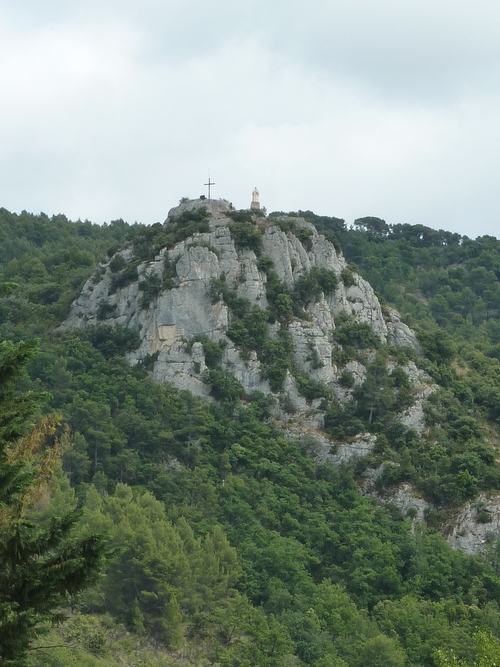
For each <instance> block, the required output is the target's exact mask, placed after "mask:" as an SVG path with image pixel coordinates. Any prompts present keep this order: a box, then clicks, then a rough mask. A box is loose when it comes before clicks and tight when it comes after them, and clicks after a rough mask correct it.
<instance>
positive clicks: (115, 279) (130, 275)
mask: <svg viewBox="0 0 500 667" xmlns="http://www.w3.org/2000/svg"><path fill="white" fill-rule="evenodd" d="M138 266H139V262H131V263H130V264H127V266H126V267H125V268H124V269H123V270H122V271H120V273H115V274H113V275H112V276H111V284H110V288H109V294H114V293H115V292H116V290H118V289H123V288H124V287H127V285H130V284H131V283H133V282H135V281H136V280H137V279H138V277H139V274H138V271H137V267H138Z"/></svg>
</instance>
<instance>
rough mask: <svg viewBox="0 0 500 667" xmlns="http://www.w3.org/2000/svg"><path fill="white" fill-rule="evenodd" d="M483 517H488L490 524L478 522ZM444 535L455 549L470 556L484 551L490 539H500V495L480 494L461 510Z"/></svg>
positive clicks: (446, 528)
mask: <svg viewBox="0 0 500 667" xmlns="http://www.w3.org/2000/svg"><path fill="white" fill-rule="evenodd" d="M481 517H485V518H486V517H487V518H488V522H487V523H483V522H481V521H480V520H478V519H481ZM444 533H445V535H446V539H447V540H448V543H449V544H450V546H451V547H453V549H460V551H465V552H466V553H468V554H475V553H479V552H481V551H483V550H484V548H485V546H486V544H487V542H488V540H489V539H490V538H494V539H498V538H499V537H500V495H499V494H497V495H487V494H485V493H481V494H479V496H478V497H477V498H476V499H475V500H472V501H471V502H468V503H466V504H465V505H464V506H463V507H462V508H461V509H460V511H459V513H458V514H457V515H456V516H455V517H454V518H453V519H452V520H451V521H450V523H449V524H448V525H447V526H446V527H445V530H444Z"/></svg>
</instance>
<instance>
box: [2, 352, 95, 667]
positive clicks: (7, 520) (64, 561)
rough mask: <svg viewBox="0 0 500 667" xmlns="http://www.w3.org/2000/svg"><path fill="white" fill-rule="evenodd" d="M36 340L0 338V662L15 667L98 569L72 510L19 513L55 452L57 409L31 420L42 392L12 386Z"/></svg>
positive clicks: (35, 490)
mask: <svg viewBox="0 0 500 667" xmlns="http://www.w3.org/2000/svg"><path fill="white" fill-rule="evenodd" d="M36 349H37V344H36V342H33V341H30V342H20V343H17V344H14V343H12V342H6V341H4V342H1V343H0V663H1V664H2V665H5V666H6V667H7V666H13V665H15V666H16V667H22V666H23V665H24V664H25V663H26V655H27V652H28V649H29V646H30V642H31V640H32V639H33V638H34V637H35V636H37V635H39V634H40V633H41V632H42V631H43V627H44V625H45V626H46V625H47V624H48V623H49V622H54V621H56V620H57V619H58V618H59V617H60V613H59V612H58V611H57V610H58V608H59V607H60V606H61V605H62V604H63V603H64V601H65V600H66V598H67V597H68V596H69V595H71V594H74V593H77V592H78V591H80V590H81V589H82V588H83V587H85V586H86V585H87V584H88V583H90V582H91V581H92V580H93V579H94V578H95V577H96V575H97V573H98V571H99V568H100V564H101V561H102V560H103V557H104V552H105V546H104V543H103V540H102V538H101V537H98V536H95V535H92V536H90V537H87V538H86V539H76V538H74V537H73V534H72V528H73V527H74V525H75V523H76V522H77V520H78V518H79V513H78V512H70V513H69V514H67V515H66V516H63V517H60V518H54V519H52V520H51V522H50V524H49V525H47V526H45V527H43V528H42V527H39V526H37V525H35V524H34V523H33V522H31V521H29V520H28V519H27V518H26V512H27V510H28V508H29V506H30V504H31V503H32V502H33V501H34V500H35V499H36V496H37V493H38V491H39V490H40V489H41V488H42V487H43V486H44V485H45V483H46V482H47V480H48V479H49V478H50V476H51V474H52V472H53V470H54V465H55V462H56V461H57V457H58V453H59V451H58V450H59V445H58V439H57V438H56V431H57V429H58V428H59V427H60V418H59V417H58V416H54V417H46V418H43V419H38V420H34V417H35V415H36V413H37V411H38V409H39V406H40V402H41V400H42V399H43V395H42V394H36V393H34V392H25V393H19V392H16V385H17V383H18V381H19V379H20V377H21V375H22V372H23V369H24V367H25V365H26V363H27V362H28V361H29V359H31V358H32V357H33V355H34V354H35V353H36Z"/></svg>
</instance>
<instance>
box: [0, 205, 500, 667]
mask: <svg viewBox="0 0 500 667" xmlns="http://www.w3.org/2000/svg"><path fill="white" fill-rule="evenodd" d="M299 213H300V215H302V216H303V217H305V218H306V219H307V220H309V221H311V222H313V223H314V224H315V225H316V227H317V229H318V230H319V231H320V232H321V233H325V234H326V235H329V236H330V238H332V239H333V240H335V242H336V243H337V244H340V246H341V247H342V250H343V252H344V254H345V256H346V258H347V260H348V261H349V262H350V263H351V265H352V266H351V270H359V272H360V273H361V274H362V275H363V277H365V278H366V279H367V280H368V281H369V282H370V283H371V284H372V286H373V287H374V289H375V290H376V291H377V292H378V294H379V296H380V297H381V299H383V300H384V301H385V302H386V303H387V304H389V305H394V306H395V307H396V308H397V309H398V310H399V311H400V313H401V314H402V315H403V316H404V319H405V321H406V322H407V323H408V324H409V325H410V326H412V327H413V328H415V330H416V331H417V332H418V335H419V338H420V341H421V343H422V347H423V349H424V352H425V358H423V359H422V360H421V361H420V362H419V363H421V364H422V365H423V366H424V367H425V370H426V371H427V372H428V373H429V374H430V375H431V376H432V377H433V378H434V379H435V381H436V382H437V383H438V384H439V385H440V387H441V388H440V390H439V391H438V392H436V394H435V396H434V397H433V399H432V400H433V403H431V406H430V409H429V415H428V420H429V424H430V427H431V428H432V420H433V419H434V427H435V432H436V438H438V440H439V443H438V446H437V447H436V448H435V450H434V453H433V454H432V456H433V457H434V458H433V460H432V461H431V462H430V461H429V460H428V459H429V456H430V454H429V451H428V449H426V448H425V446H424V444H423V443H422V442H421V441H419V440H418V438H417V439H415V436H414V434H412V433H409V432H406V431H403V432H401V431H400V432H396V431H395V430H394V429H393V430H392V431H391V430H387V429H385V427H384V422H383V420H381V421H380V424H379V426H377V424H375V425H374V426H376V427H377V428H379V433H380V434H383V435H385V437H386V442H385V452H383V455H384V456H385V457H386V458H387V457H388V458H389V459H391V457H392V460H394V461H397V462H399V463H401V462H402V461H404V462H406V463H405V466H406V467H404V466H402V465H400V466H399V468H398V470H401V469H402V468H403V473H404V474H405V475H407V477H406V478H408V479H411V480H412V481H413V482H414V483H415V484H416V485H417V486H419V488H420V489H421V491H422V492H423V493H424V494H426V496H427V497H429V498H430V499H431V500H433V501H434V502H435V504H436V507H437V511H436V513H435V515H434V516H433V517H432V516H431V517H429V522H428V523H429V525H428V526H421V525H420V526H418V525H417V526H412V523H411V520H410V518H408V517H405V516H403V515H402V514H401V513H400V512H399V511H398V510H396V509H395V508H393V507H390V506H389V507H379V506H377V504H376V503H375V502H374V501H373V500H372V499H371V498H368V497H364V496H362V495H360V493H359V492H358V487H357V484H356V476H357V474H358V472H359V471H358V470H357V469H356V465H355V464H354V465H353V466H351V467H349V466H344V467H342V468H340V469H334V468H333V467H332V466H331V465H330V464H319V463H317V462H316V461H315V459H314V456H313V455H314V448H315V442H314V440H313V439H311V438H308V437H303V438H302V439H301V440H297V441H290V440H288V439H286V438H285V437H284V435H283V433H282V432H281V431H280V429H279V428H278V427H277V426H276V425H275V424H274V423H273V422H272V420H271V419H270V418H269V417H270V404H269V400H268V398H267V397H266V396H264V395H262V394H256V395H252V396H249V397H245V398H244V400H243V401H239V400H232V399H233V398H234V397H233V396H232V395H231V391H232V389H231V387H229V390H228V391H226V393H225V394H224V395H223V398H224V399H226V400H221V401H220V402H218V403H213V404H208V403H204V402H202V401H201V400H199V399H196V398H194V397H193V396H192V395H191V394H189V393H188V392H182V391H179V390H177V389H175V388H173V387H171V386H163V385H158V384H155V383H154V382H153V381H152V380H151V378H150V377H149V375H148V373H147V370H148V369H147V367H146V368H145V367H141V366H136V367H134V368H131V367H130V366H129V364H128V363H127V361H126V360H125V358H124V354H125V352H127V351H129V350H131V349H133V348H134V347H135V346H136V345H137V343H138V340H137V336H138V334H136V333H134V332H132V331H128V330H124V329H121V328H118V327H115V328H111V327H109V326H107V325H106V324H105V323H103V324H100V325H99V326H95V327H89V328H87V329H83V330H78V331H73V332H69V333H58V332H57V331H56V330H55V327H56V326H57V324H58V323H60V322H61V321H62V319H63V318H64V316H65V315H66V314H67V312H68V308H69V305H70V303H71V301H72V300H73V299H74V297H75V296H76V295H77V293H78V290H79V289H80V288H81V286H82V284H83V282H84V281H85V280H86V279H87V278H88V277H89V276H90V275H92V273H93V272H94V271H95V269H96V266H97V264H98V262H99V261H100V260H101V259H102V258H103V257H104V256H105V255H108V256H111V254H112V253H113V252H114V251H115V250H116V249H117V247H119V245H120V244H121V243H123V242H124V241H125V240H126V239H128V240H135V241H136V242H137V243H138V244H140V242H141V239H143V238H145V237H148V234H150V232H149V230H150V229H151V228H146V227H144V226H142V225H137V224H136V225H134V226H129V225H127V224H126V223H124V222H123V221H121V220H119V221H114V222H112V223H111V224H109V225H105V226H98V225H92V224H91V223H89V222H71V221H68V220H67V219H66V218H65V217H64V216H56V217H52V218H49V217H47V216H45V215H40V216H34V215H31V214H28V213H22V214H21V215H16V214H11V213H9V212H8V211H6V210H5V209H0V271H1V274H0V277H1V279H2V280H3V281H4V282H10V283H15V285H16V286H15V287H13V289H12V291H11V292H10V293H9V294H7V295H5V296H3V297H2V298H0V329H1V340H3V341H7V342H8V344H19V343H20V341H26V340H30V339H33V338H37V339H39V341H40V343H39V352H38V354H37V355H36V356H34V358H33V359H31V361H29V364H28V366H27V372H26V373H25V375H24V376H23V377H22V378H21V379H20V381H19V382H18V384H17V391H18V392H19V397H22V396H25V395H26V394H27V392H35V394H36V395H37V396H38V397H39V401H41V402H42V403H41V408H40V416H41V415H54V414H61V415H62V423H63V424H65V425H67V426H68V427H69V432H68V433H65V434H64V437H63V438H62V440H63V444H62V445H61V449H62V454H61V463H60V465H59V467H58V468H57V469H56V471H55V473H54V475H53V476H52V478H51V480H50V482H49V484H48V487H47V489H46V490H45V492H44V494H43V495H42V496H41V497H40V498H39V499H38V500H37V502H36V503H35V504H34V506H33V507H32V508H31V510H30V513H29V517H28V518H29V521H31V522H32V524H33V526H35V527H36V530H40V531H43V530H47V529H48V528H47V527H49V526H53V525H54V521H61V520H62V518H63V517H65V516H66V514H67V513H68V512H70V511H74V510H76V509H77V508H79V515H78V516H79V519H78V523H77V524H76V525H75V526H74V530H75V531H76V535H75V538H74V539H75V540H80V542H81V541H84V540H88V539H90V536H92V535H95V534H96V533H97V534H103V535H106V536H107V540H108V549H109V550H111V552H110V554H109V557H108V562H107V564H106V565H105V567H104V569H103V573H102V576H101V578H100V579H99V580H98V581H97V583H95V584H94V585H93V587H91V588H87V589H86V590H85V591H84V592H83V593H79V594H76V593H75V595H72V596H71V597H70V599H69V601H68V606H67V608H66V609H65V610H63V611H64V612H65V614H66V616H67V618H66V620H65V621H64V622H63V623H62V624H61V625H58V626H53V627H52V626H48V627H47V629H46V632H45V634H40V635H39V636H37V637H36V638H35V639H34V641H33V644H32V646H31V650H30V651H28V652H27V661H28V662H27V664H29V665H30V666H31V667H34V666H36V667H41V665H44V666H45V665H49V666H54V667H56V666H59V665H62V666H66V665H67V666H74V667H101V666H104V665H106V666H114V665H130V666H132V665H133V666H134V667H139V666H141V667H148V666H152V667H162V666H164V665H169V666H174V665H175V666H179V667H181V666H182V665H196V666H198V665H200V666H201V665H204V666H205V665H207V666H208V665H218V666H219V665H220V666H221V667H226V666H227V667H233V666H234V667H240V666H241V667H243V666H245V667H246V666H247V665H248V666H250V665H252V666H255V665H257V666H260V665H262V666H267V665H269V666H270V667H271V666H278V665H294V666H297V667H299V666H300V665H302V664H304V665H313V666H315V667H358V666H359V667H361V666H365V665H371V666H373V667H377V666H378V665H380V666H382V665H383V666H388V667H391V666H393V667H403V665H405V666H408V667H413V666H415V667H417V666H429V667H430V666H432V665H437V666H438V667H439V666H441V665H453V664H455V665H459V664H467V665H473V664H482V665H489V664H495V663H494V662H493V661H494V660H495V659H496V658H497V656H498V641H497V640H498V638H500V607H499V596H500V548H499V547H498V545H497V543H496V542H495V541H494V540H492V541H491V544H489V546H488V550H487V553H486V555H485V556H484V557H470V556H466V555H464V554H461V553H459V552H454V551H452V550H451V549H450V548H449V547H448V545H447V543H446V542H445V540H444V539H443V538H442V537H441V536H440V534H439V533H438V532H437V530H436V527H437V525H438V523H439V516H440V515H439V512H446V509H447V508H448V507H449V506H450V505H453V504H456V503H458V502H461V501H463V500H464V499H466V498H471V497H474V495H475V494H477V492H478V490H481V489H499V488H500V475H499V472H498V466H497V465H496V463H495V450H496V444H497V442H496V440H495V439H496V438H497V433H498V430H497V429H498V419H499V418H500V412H499V411H500V407H499V406H500V373H499V369H500V319H499V314H500V286H499V277H500V253H499V250H500V242H499V241H497V240H496V239H494V238H492V237H482V238H478V239H475V240H472V239H468V238H466V237H461V236H459V235H457V234H451V233H448V232H442V231H435V230H433V229H430V228H427V227H423V226H409V225H395V226H389V225H386V224H385V223H384V221H382V220H379V219H378V218H364V219H361V220H359V221H356V225H355V229H348V228H347V227H346V225H345V224H344V222H343V221H342V220H339V219H337V218H329V217H321V216H316V215H314V214H313V213H311V212H310V211H307V212H299ZM234 224H235V225H237V224H243V223H238V221H237V220H235V223H234ZM155 233H156V232H155ZM251 238H253V237H251ZM339 332H340V333H339V335H345V336H348V335H350V336H354V338H353V340H355V336H356V335H358V336H360V335H364V334H365V333H366V332H364V331H357V332H354V331H353V330H352V328H351V329H349V323H348V322H346V323H345V324H344V327H343V328H342V327H339ZM379 353H380V354H384V350H381V351H379ZM372 376H373V378H376V377H377V367H376V361H375V365H374V368H373V372H372ZM401 382H402V381H401ZM373 387H374V391H375V392H378V391H379V390H380V391H382V387H381V385H380V387H379V385H377V383H376V382H375V383H374V384H373ZM377 387H379V389H377ZM399 389H400V393H402V389H401V387H400V388H399ZM29 395H30V394H29ZM33 395H34V394H33ZM438 417H439V419H438ZM366 419H367V417H366V415H364V414H363V406H362V401H358V404H357V405H356V406H353V411H352V414H351V413H341V414H339V413H338V411H337V412H336V411H335V409H334V407H331V408H330V412H329V421H328V424H327V426H328V428H329V429H330V432H331V433H332V434H333V435H334V436H335V434H336V433H340V430H341V429H344V435H345V429H349V428H352V429H354V430H353V431H352V432H353V433H354V432H356V429H355V426H356V420H358V421H360V422H361V426H362V425H363V420H365V421H366ZM370 421H371V417H370ZM375 421H376V420H375ZM382 442H383V439H382ZM381 455H382V454H381ZM431 463H432V465H431ZM395 468H396V467H395V466H394V469H395ZM398 475H400V473H398ZM432 475H434V477H432ZM399 481H401V478H400V476H399V477H398V476H395V477H394V478H393V479H391V478H387V479H386V480H385V483H386V484H387V485H390V484H394V483H398V482H399ZM75 516H76V515H75ZM0 539H1V536H0ZM0 596H1V593H0ZM5 604H6V603H5V600H4V599H3V598H1V597H0V623H3V622H4V618H5V616H2V615H1V614H4V615H5V608H6V607H5ZM41 620H44V619H41ZM459 659H460V660H464V661H466V662H464V663H460V662H459V661H458V660H459ZM479 660H482V661H483V662H480V663H478V662H477V661H479ZM19 664H21V663H19Z"/></svg>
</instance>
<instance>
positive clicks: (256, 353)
mask: <svg viewBox="0 0 500 667" xmlns="http://www.w3.org/2000/svg"><path fill="white" fill-rule="evenodd" d="M200 212H203V213H205V212H206V214H207V218H206V220H207V223H208V224H207V230H206V231H200V232H195V233H193V234H191V235H190V236H188V238H185V239H183V240H181V241H179V242H178V243H175V244H174V245H173V246H172V247H164V248H161V249H160V250H159V251H158V252H157V253H155V254H154V257H151V259H148V260H146V261H141V257H140V253H139V254H138V253H137V252H136V250H135V248H134V245H133V244H130V245H128V246H127V247H125V248H124V249H123V250H120V251H119V252H118V253H116V254H115V255H113V256H112V257H107V258H106V259H105V261H104V262H103V263H102V264H101V265H100V267H99V268H98V271H97V273H96V275H95V276H93V277H92V278H91V279H90V280H88V281H87V283H86V284H85V286H84V288H83V290H82V292H81V294H80V296H79V297H78V299H77V300H76V301H75V302H74V303H73V305H72V308H71V312H70V314H69V316H68V318H67V320H66V322H65V323H64V325H63V328H73V327H82V326H86V325H89V324H97V323H99V322H102V321H104V320H106V321H107V322H112V323H113V324H120V325H122V326H124V327H128V328H132V329H134V330H136V331H138V332H139V333H140V337H141V344H140V346H139V347H138V348H137V350H135V351H134V352H133V353H132V354H131V355H130V361H131V362H132V363H137V362H141V361H142V362H143V361H144V360H145V359H147V358H149V359H151V368H152V373H153V377H154V378H155V379H156V380H158V381H159V382H165V381H168V382H173V383H174V384H175V385H176V386H177V387H179V388H182V389H189V390H190V391H191V392H193V393H194V394H196V395H199V396H206V397H210V394H211V387H210V385H209V383H207V382H206V381H205V377H206V376H205V372H206V370H207V367H209V366H210V363H208V364H207V359H206V353H205V352H204V346H203V340H205V339H206V340H207V341H210V343H215V344H217V345H218V346H219V347H220V350H221V357H220V366H221V367H222V368H223V369H224V370H226V371H229V372H231V373H232V374H233V375H234V377H235V378H237V379H238V381H239V382H241V384H242V386H243V388H244V390H245V392H246V393H251V392H253V391H261V392H263V393H270V392H272V393H274V394H275V395H277V396H281V397H283V396H284V395H285V396H286V397H287V398H289V399H290V401H291V402H292V404H293V408H294V409H295V410H297V411H299V412H300V414H301V416H302V415H303V414H304V413H307V412H308V411H309V410H310V408H311V405H312V407H314V408H317V407H318V406H319V404H320V399H314V400H312V401H311V402H308V401H307V398H306V397H304V396H303V395H301V391H300V387H299V386H298V384H297V381H296V378H295V377H294V375H295V374H296V373H300V374H303V375H305V376H307V378H308V379H310V380H311V381H313V382H316V383H321V384H322V385H324V386H325V387H327V388H329V389H331V390H332V391H333V392H334V394H335V395H336V396H337V398H338V399H339V400H341V401H342V400H345V398H346V395H347V394H349V392H352V388H351V389H345V388H344V387H343V386H342V383H341V382H340V378H341V375H342V373H343V372H344V371H345V370H346V369H347V370H348V371H349V372H351V373H352V374H353V376H354V385H353V387H355V386H356V385H358V384H360V383H362V381H363V379H364V377H365V375H366V369H365V368H364V366H363V364H362V363H360V362H359V361H351V362H348V363H346V364H345V365H343V366H341V365H339V364H338V363H337V364H336V363H334V362H333V361H332V354H333V353H334V352H335V351H340V350H341V349H342V345H341V344H340V343H339V342H337V341H336V340H335V337H334V335H333V332H334V331H335V329H336V322H337V321H338V320H339V318H341V319H342V317H343V318H344V319H342V322H345V321H346V319H345V318H346V317H348V318H350V319H349V321H350V322H353V323H360V324H363V325H366V326H367V327H369V330H370V332H371V334H372V335H373V337H374V338H375V339H377V340H378V341H380V343H382V344H388V345H391V344H394V345H398V346H403V347H410V348H412V349H413V350H417V351H418V349H419V344H418V341H417V339H416V337H415V335H414V333H413V332H412V331H411V330H410V329H409V328H408V327H407V326H406V325H405V324H403V323H402V322H401V321H400V319H399V317H398V315H397V313H396V312H395V311H394V310H392V309H385V310H384V311H383V310H382V308H381V306H380V303H379V301H378V299H377V297H376V296H375V294H374V292H373V290H372V288H371V287H370V285H369V284H368V283H367V282H366V281H365V280H363V279H362V278H361V277H360V276H359V275H357V274H356V273H353V272H352V271H350V270H349V268H348V267H347V264H346V261H345V260H344V258H343V256H342V253H341V252H340V251H339V250H338V249H335V247H334V245H333V243H332V242H331V241H330V240H328V239H326V238H325V237H324V236H323V235H321V234H318V232H317V231H316V229H315V227H314V226H313V225H312V224H310V223H308V222H306V221H305V220H303V219H301V218H296V217H294V218H292V217H287V216H280V217H276V218H271V219H266V218H263V217H262V218H261V217H258V216H255V215H253V216H251V217H250V216H248V218H249V220H247V221H245V222H243V223H238V222H234V220H233V219H232V217H231V215H232V214H233V216H234V211H233V209H232V207H231V205H230V204H229V202H226V201H202V200H189V201H187V202H184V203H182V204H181V205H180V206H178V207H176V208H173V209H172V210H171V211H170V212H169V215H168V218H167V220H166V222H165V224H164V231H165V232H166V233H167V234H168V232H169V231H170V230H176V231H177V230H178V229H179V228H181V229H182V225H188V224H189V218H190V214H192V213H194V214H195V216H194V217H196V214H199V213H200ZM208 216H209V217H208ZM235 217H237V216H235ZM250 220H251V221H250ZM245 225H246V226H247V227H249V226H252V227H253V229H251V230H250V233H251V234H252V233H253V234H254V236H253V237H252V238H249V239H246V238H243V235H244V234H245V233H248V231H249V230H248V228H247V229H245ZM271 271H272V272H273V275H272V276H271V280H273V279H274V281H275V282H277V281H279V285H278V289H281V290H282V295H284V296H288V295H291V296H293V294H294V292H295V293H296V294H297V292H299V294H297V299H300V300H301V303H300V311H299V312H298V313H297V314H294V313H293V304H292V310H290V312H289V313H286V312H279V305H277V304H276V299H274V303H273V295H270V294H269V282H270V278H269V274H270V272H271ZM322 280H323V283H324V284H322ZM151 286H153V287H154V294H148V290H150V288H151ZM273 287H274V289H276V286H275V285H274V286H273ZM222 288H223V289H222ZM217 290H219V291H217ZM223 292H225V293H229V294H230V296H229V299H227V297H226V298H225V297H224V293H223ZM235 298H236V299H240V300H244V301H245V302H246V303H245V304H244V307H246V308H247V309H248V310H247V315H249V314H250V313H251V312H253V313H254V314H255V316H256V317H258V316H259V315H260V314H261V313H262V312H265V311H267V312H269V311H272V310H273V306H274V307H275V311H276V308H277V309H278V312H275V313H274V314H275V315H276V316H275V317H273V313H271V317H270V318H267V319H271V322H269V323H266V331H265V333H263V335H262V339H263V340H274V341H276V340H279V339H280V336H281V337H283V336H284V335H285V336H286V337H288V339H289V343H290V350H291V356H292V358H293V367H290V368H288V369H286V373H285V374H284V377H283V383H282V385H281V386H277V383H274V384H273V382H272V380H270V379H269V378H268V377H266V376H267V371H266V368H265V366H266V363H265V360H263V358H262V350H261V349H259V347H258V345H253V346H252V345H245V341H242V343H241V344H238V333H241V332H236V333H235V331H234V326H233V328H232V325H233V324H234V321H235V317H234V315H233V313H232V309H231V305H230V304H231V299H233V300H234V299H235ZM226 299H227V300H226ZM227 301H229V303H228V302H227ZM290 301H291V299H290ZM287 305H288V304H285V306H284V308H286V306H287ZM239 319H241V318H239ZM243 335H244V332H243ZM248 348H250V351H248ZM252 348H253V349H252ZM408 372H409V374H410V376H411V378H412V380H413V381H420V380H421V379H422V378H421V376H418V377H417V376H415V374H414V369H413V368H412V370H411V371H410V370H409V371H408Z"/></svg>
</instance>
